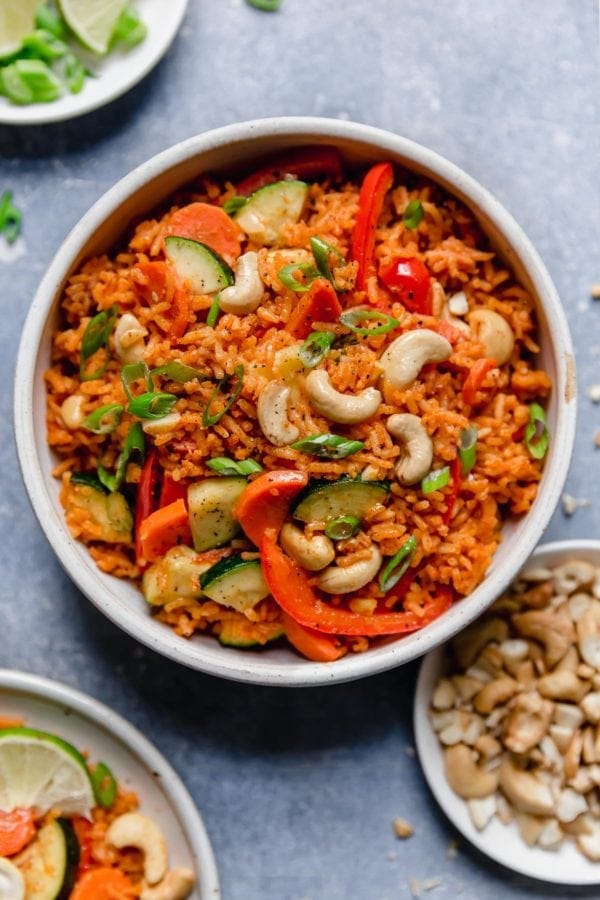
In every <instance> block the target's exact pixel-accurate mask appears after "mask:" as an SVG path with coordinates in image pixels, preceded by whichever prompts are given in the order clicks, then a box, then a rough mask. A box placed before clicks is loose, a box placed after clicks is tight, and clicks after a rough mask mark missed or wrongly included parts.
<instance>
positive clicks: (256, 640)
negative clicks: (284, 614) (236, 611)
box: [219, 619, 285, 649]
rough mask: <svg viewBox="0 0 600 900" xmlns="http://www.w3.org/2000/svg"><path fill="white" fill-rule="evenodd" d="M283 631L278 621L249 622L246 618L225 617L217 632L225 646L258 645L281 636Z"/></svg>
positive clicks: (242, 646)
mask: <svg viewBox="0 0 600 900" xmlns="http://www.w3.org/2000/svg"><path fill="white" fill-rule="evenodd" d="M284 634H285V631H284V629H283V626H282V625H280V623H279V622H249V621H248V620H247V619H226V620H225V621H224V622H223V624H222V626H221V631H220V632H219V641H220V643H221V644H223V645H224V646H225V647H239V648H240V649H244V648H247V647H260V646H263V645H264V644H268V643H270V642H271V641H276V640H277V639H278V638H281V637H283V636H284Z"/></svg>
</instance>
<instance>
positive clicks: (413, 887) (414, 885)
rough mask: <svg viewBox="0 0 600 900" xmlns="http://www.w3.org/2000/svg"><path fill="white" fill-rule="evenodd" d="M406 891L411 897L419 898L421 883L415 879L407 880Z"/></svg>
mask: <svg viewBox="0 0 600 900" xmlns="http://www.w3.org/2000/svg"><path fill="white" fill-rule="evenodd" d="M408 889H409V891H410V893H411V896H412V897H416V898H418V897H420V896H421V883H420V882H419V881H417V879H416V878H409V880H408Z"/></svg>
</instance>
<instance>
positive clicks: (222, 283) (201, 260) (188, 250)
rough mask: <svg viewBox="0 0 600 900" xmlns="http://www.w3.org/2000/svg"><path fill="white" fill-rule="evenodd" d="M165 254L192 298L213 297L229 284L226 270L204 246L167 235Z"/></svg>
mask: <svg viewBox="0 0 600 900" xmlns="http://www.w3.org/2000/svg"><path fill="white" fill-rule="evenodd" d="M165 254H166V257H167V259H168V260H169V261H170V262H171V264H172V265H173V268H174V269H175V271H176V272H177V274H178V276H179V278H180V279H181V280H182V281H184V282H186V284H187V285H188V286H189V287H190V289H191V290H192V292H193V293H194V294H213V293H215V292H216V291H222V290H223V288H226V287H229V285H230V284H233V272H232V271H231V269H230V267H229V266H228V265H227V263H226V262H225V260H224V259H223V257H222V256H219V254H218V253H215V251H214V250H212V249H211V248H210V247H209V246H207V244H202V243H201V242H200V241H194V240H192V238H184V237H177V236H176V235H171V236H170V237H166V238H165Z"/></svg>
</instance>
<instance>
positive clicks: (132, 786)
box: [0, 669, 221, 900]
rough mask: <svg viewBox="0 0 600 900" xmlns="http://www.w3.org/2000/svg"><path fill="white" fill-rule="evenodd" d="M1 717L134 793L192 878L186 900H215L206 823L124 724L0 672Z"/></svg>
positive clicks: (85, 703) (67, 695)
mask: <svg viewBox="0 0 600 900" xmlns="http://www.w3.org/2000/svg"><path fill="white" fill-rule="evenodd" d="M0 715H5V716H19V717H22V718H24V719H25V724H26V725H27V726H28V727H30V728H39V729H40V730H41V731H48V732H50V733H51V734H57V735H58V736H59V737H62V738H64V739H65V740H67V741H69V742H70V743H71V744H73V745H74V746H75V747H78V748H80V749H82V750H86V751H89V753H90V758H91V759H92V760H103V761H104V762H106V763H107V764H108V765H109V766H110V768H111V769H112V770H113V772H114V773H115V776H116V777H117V779H118V781H119V783H120V784H121V785H122V786H123V787H124V788H126V789H127V790H131V791H135V793H136V794H137V795H138V797H139V800H140V811H141V812H144V813H145V814H146V815H148V816H150V818H151V819H154V821H155V822H156V823H157V824H158V825H159V826H160V828H161V830H162V832H163V834H164V835H165V838H166V841H167V845H168V848H169V864H170V866H171V867H175V866H187V867H189V868H191V869H193V870H194V872H195V873H196V876H197V884H196V887H195V889H194V891H193V893H192V894H191V895H190V900H219V897H220V896H221V895H220V891H219V877H218V874H217V867H216V864H215V860H214V856H213V852H212V848H211V846H210V841H209V838H208V835H207V833H206V829H205V827H204V823H203V822H202V819H201V818H200V815H199V813H198V811H197V809H196V807H195V806H194V802H193V800H192V798H191V797H190V795H189V794H188V792H187V790H186V789H185V787H184V785H183V784H182V782H181V780H180V779H179V776H178V775H176V773H175V772H174V771H173V769H172V768H171V766H170V765H169V764H168V762H167V761H166V759H165V758H164V757H163V756H161V754H160V753H159V752H158V750H156V749H155V748H154V747H153V746H152V744H151V743H149V741H147V740H146V738H145V737H144V736H143V735H142V734H140V732H139V731H138V730H137V729H136V728H134V727H133V725H130V724H129V722H127V721H126V720H125V719H122V718H121V716H119V715H117V713H115V712H113V710H112V709H109V707H107V706H104V705H103V704H102V703H99V702H98V701H97V700H94V699H92V697H88V696H87V695H86V694H82V693H80V692H79V691H75V690H73V688H70V687H67V685H65V684H59V683H58V682H56V681H49V680H48V679H46V678H39V677H38V676H37V675H29V674H26V673H25V672H13V671H9V670H7V669H0Z"/></svg>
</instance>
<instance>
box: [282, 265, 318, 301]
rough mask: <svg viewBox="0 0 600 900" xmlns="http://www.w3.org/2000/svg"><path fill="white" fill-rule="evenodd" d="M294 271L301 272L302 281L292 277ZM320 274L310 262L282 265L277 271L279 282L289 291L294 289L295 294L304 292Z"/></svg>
mask: <svg viewBox="0 0 600 900" xmlns="http://www.w3.org/2000/svg"><path fill="white" fill-rule="evenodd" d="M294 272H302V274H303V275H304V281H298V279H297V278H295V277H294ZM320 275H321V273H320V272H319V270H318V269H315V267H314V266H313V264H312V263H290V265H289V266H284V267H283V269H280V270H279V272H278V273H277V277H278V278H279V280H280V281H281V283H282V284H284V285H285V286H286V288H289V289H290V290H291V291H295V292H296V293H297V294H304V293H305V292H306V291H307V290H308V289H309V287H310V286H311V284H312V283H313V281H314V280H315V278H319V277H320Z"/></svg>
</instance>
